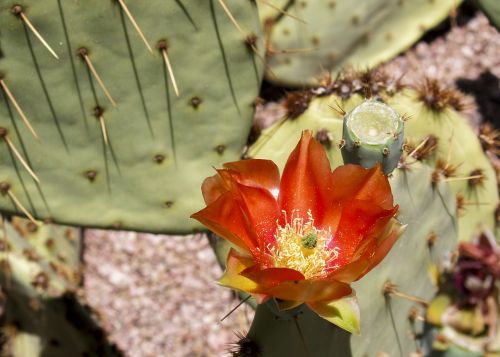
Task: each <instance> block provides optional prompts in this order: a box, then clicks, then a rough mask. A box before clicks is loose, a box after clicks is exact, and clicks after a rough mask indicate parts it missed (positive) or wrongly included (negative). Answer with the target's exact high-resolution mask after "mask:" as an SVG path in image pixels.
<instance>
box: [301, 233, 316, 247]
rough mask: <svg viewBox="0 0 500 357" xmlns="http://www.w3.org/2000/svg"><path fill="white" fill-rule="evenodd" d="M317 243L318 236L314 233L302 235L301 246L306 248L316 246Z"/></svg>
mask: <svg viewBox="0 0 500 357" xmlns="http://www.w3.org/2000/svg"><path fill="white" fill-rule="evenodd" d="M317 243H318V236H317V235H316V234H314V233H309V234H307V235H305V236H304V237H302V246H303V247H304V248H307V249H313V248H316V244H317Z"/></svg>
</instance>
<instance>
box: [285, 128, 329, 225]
mask: <svg viewBox="0 0 500 357" xmlns="http://www.w3.org/2000/svg"><path fill="white" fill-rule="evenodd" d="M330 194H331V186H330V163H329V161H328V158H327V157H326V153H325V149H324V148H323V146H322V145H321V144H320V143H319V142H317V141H316V140H315V139H313V138H312V133H311V132H310V131H305V132H303V134H302V137H301V139H300V141H299V143H298V144H297V147H296V148H295V149H294V150H293V152H292V153H291V154H290V157H289V158H288V161H287V163H286V166H285V169H284V171H283V177H282V179H281V186H280V196H279V203H280V207H281V209H282V210H285V211H286V213H287V217H292V214H293V216H294V217H302V218H304V219H305V220H307V212H308V210H311V213H312V215H313V217H314V219H316V220H318V221H321V220H322V217H323V214H324V212H325V209H326V207H327V205H328V201H329V196H330Z"/></svg>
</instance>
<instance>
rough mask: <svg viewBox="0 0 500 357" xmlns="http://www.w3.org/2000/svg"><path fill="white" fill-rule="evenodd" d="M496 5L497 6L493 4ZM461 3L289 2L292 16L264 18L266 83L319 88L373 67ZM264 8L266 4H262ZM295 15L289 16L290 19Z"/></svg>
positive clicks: (423, 0)
mask: <svg viewBox="0 0 500 357" xmlns="http://www.w3.org/2000/svg"><path fill="white" fill-rule="evenodd" d="M493 1H495V0H493ZM459 3H460V1H455V0H439V1H429V0H381V1H378V0H363V1H357V2H356V6H353V5H352V1H350V0H332V1H315V0H303V1H293V2H292V1H289V2H288V4H287V6H283V8H284V9H285V10H286V12H287V13H288V14H289V15H283V13H279V12H278V14H277V15H275V20H274V24H273V25H271V24H272V23H273V21H272V20H271V19H270V18H269V16H272V14H269V13H268V12H266V17H265V19H264V23H267V24H268V26H267V30H268V31H269V34H268V36H269V38H270V40H269V43H268V48H269V49H268V53H267V56H268V59H269V68H268V71H267V78H268V79H269V80H270V81H273V82H276V83H279V84H285V85H292V86H303V85H315V84H318V82H317V79H318V77H320V76H321V75H322V74H323V75H324V72H325V71H326V72H332V73H333V74H335V73H337V72H338V71H339V70H341V69H342V68H345V67H347V66H353V67H355V68H367V67H370V68H371V67H374V66H376V65H377V64H379V63H381V62H383V61H386V60H388V59H390V58H391V57H393V56H395V55H397V54H398V53H399V52H401V51H403V50H404V49H406V48H407V47H409V46H411V45H412V44H413V43H414V42H415V41H416V40H417V39H418V38H420V37H421V36H422V35H423V34H424V33H425V32H426V31H427V30H429V29H430V28H432V27H433V26H435V25H436V24H438V23H439V22H441V21H442V20H443V19H444V18H445V17H446V16H447V15H449V14H450V12H451V11H453V9H455V8H456V7H457V6H458V5H459ZM259 5H260V7H262V8H266V7H268V5H266V2H262V4H259ZM290 15H291V16H290Z"/></svg>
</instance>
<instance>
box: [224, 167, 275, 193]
mask: <svg viewBox="0 0 500 357" xmlns="http://www.w3.org/2000/svg"><path fill="white" fill-rule="evenodd" d="M224 167H225V168H226V169H229V170H231V171H232V172H234V173H235V175H234V176H233V177H234V178H235V179H236V180H237V181H238V182H239V183H241V184H243V185H245V186H253V187H262V188H265V189H266V190H268V191H270V192H271V193H272V194H273V195H274V197H276V196H277V195H278V190H279V185H280V172H279V170H278V167H277V166H276V164H275V163H274V162H272V161H270V160H260V159H250V160H241V161H235V162H228V163H226V164H224Z"/></svg>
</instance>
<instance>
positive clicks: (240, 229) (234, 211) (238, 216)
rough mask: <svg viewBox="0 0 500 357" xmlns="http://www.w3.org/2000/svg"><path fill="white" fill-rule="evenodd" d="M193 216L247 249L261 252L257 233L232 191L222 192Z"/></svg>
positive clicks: (192, 216) (254, 252)
mask: <svg viewBox="0 0 500 357" xmlns="http://www.w3.org/2000/svg"><path fill="white" fill-rule="evenodd" d="M191 218H194V219H196V220H198V221H199V222H200V223H202V224H203V225H205V226H206V227H207V228H208V229H210V230H211V231H212V232H214V233H215V234H218V235H219V236H221V237H223V238H225V239H227V240H228V241H230V242H231V243H233V244H235V245H237V246H238V247H240V248H242V249H244V250H245V251H251V252H252V253H253V254H256V255H259V254H260V253H259V251H258V249H257V247H258V242H257V239H256V237H255V233H254V232H253V230H252V229H251V228H250V227H248V226H247V222H246V220H245V217H244V216H243V214H242V212H241V209H240V206H239V204H238V203H237V201H236V200H235V198H234V195H233V194H232V193H231V192H226V193H224V194H222V195H221V196H220V197H219V198H218V199H217V200H216V201H215V202H213V203H211V204H210V205H208V206H207V207H205V208H204V209H202V210H201V211H198V212H196V213H194V214H193V215H191Z"/></svg>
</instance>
